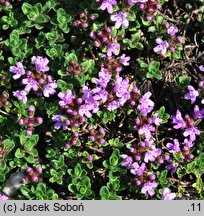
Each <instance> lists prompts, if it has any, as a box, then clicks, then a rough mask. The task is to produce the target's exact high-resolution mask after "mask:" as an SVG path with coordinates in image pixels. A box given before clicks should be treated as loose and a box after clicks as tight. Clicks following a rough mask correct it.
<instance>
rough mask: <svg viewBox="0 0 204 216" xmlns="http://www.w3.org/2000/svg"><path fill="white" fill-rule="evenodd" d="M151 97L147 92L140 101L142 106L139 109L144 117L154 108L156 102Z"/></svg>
mask: <svg viewBox="0 0 204 216" xmlns="http://www.w3.org/2000/svg"><path fill="white" fill-rule="evenodd" d="M151 95H152V94H151V92H147V93H146V94H144V95H143V96H142V97H141V98H140V99H139V102H140V104H139V105H138V107H137V109H138V110H139V111H140V112H141V113H142V115H143V116H147V114H148V113H149V112H151V111H152V110H153V108H154V102H153V101H151V100H150V99H149V98H150V97H151Z"/></svg>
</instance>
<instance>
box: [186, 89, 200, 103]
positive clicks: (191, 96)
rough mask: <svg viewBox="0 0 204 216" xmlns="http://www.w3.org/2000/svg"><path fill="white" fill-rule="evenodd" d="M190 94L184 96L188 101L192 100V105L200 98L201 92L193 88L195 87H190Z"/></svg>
mask: <svg viewBox="0 0 204 216" xmlns="http://www.w3.org/2000/svg"><path fill="white" fill-rule="evenodd" d="M188 91H189V92H188V93H187V94H185V95H184V98H185V99H186V100H191V104H193V103H195V101H196V97H198V96H199V92H198V91H197V90H195V89H194V88H193V86H191V85H189V86H188Z"/></svg>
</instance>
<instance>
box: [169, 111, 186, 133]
mask: <svg viewBox="0 0 204 216" xmlns="http://www.w3.org/2000/svg"><path fill="white" fill-rule="evenodd" d="M171 119H172V123H173V124H176V125H174V128H175V129H179V128H181V129H183V128H185V127H186V122H185V121H184V119H183V117H182V116H181V112H180V111H179V110H177V111H176V115H175V116H172V117H171Z"/></svg>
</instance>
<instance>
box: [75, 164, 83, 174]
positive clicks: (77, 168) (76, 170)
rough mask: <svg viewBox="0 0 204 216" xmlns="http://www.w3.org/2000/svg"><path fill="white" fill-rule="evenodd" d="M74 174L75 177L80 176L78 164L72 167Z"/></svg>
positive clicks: (80, 171)
mask: <svg viewBox="0 0 204 216" xmlns="http://www.w3.org/2000/svg"><path fill="white" fill-rule="evenodd" d="M74 174H75V176H80V175H81V174H82V167H81V165H80V164H77V165H76V166H75V167H74Z"/></svg>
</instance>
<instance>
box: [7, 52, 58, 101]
mask: <svg viewBox="0 0 204 216" xmlns="http://www.w3.org/2000/svg"><path fill="white" fill-rule="evenodd" d="M31 61H32V63H34V64H35V67H34V68H33V67H32V68H31V70H29V71H25V70H24V66H23V64H22V62H18V63H17V64H16V66H11V67H10V72H11V73H13V74H14V75H13V79H15V80H17V79H19V78H20V77H22V76H23V79H22V82H21V83H22V85H24V86H25V87H24V89H23V90H16V91H14V92H13V95H14V96H15V97H17V98H18V99H19V100H21V101H22V103H24V104H25V103H26V102H27V100H28V98H27V95H28V94H29V93H30V91H31V90H33V91H34V93H35V94H36V95H37V96H42V95H43V96H44V97H49V96H50V95H53V94H54V93H55V91H56V88H57V83H56V82H55V81H53V79H52V76H50V75H47V74H45V72H47V71H49V67H48V66H47V64H48V63H49V61H48V59H47V58H43V57H40V56H37V57H36V56H33V57H32V58H31Z"/></svg>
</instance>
